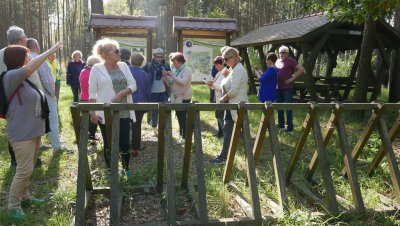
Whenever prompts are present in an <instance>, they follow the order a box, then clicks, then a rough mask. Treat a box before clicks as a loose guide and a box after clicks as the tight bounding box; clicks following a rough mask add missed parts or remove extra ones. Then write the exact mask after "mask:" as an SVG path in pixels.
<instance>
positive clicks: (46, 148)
mask: <svg viewBox="0 0 400 226" xmlns="http://www.w3.org/2000/svg"><path fill="white" fill-rule="evenodd" d="M50 148H51V145H49V144H42V146H40V148H39V150H41V151H44V150H48V149H50Z"/></svg>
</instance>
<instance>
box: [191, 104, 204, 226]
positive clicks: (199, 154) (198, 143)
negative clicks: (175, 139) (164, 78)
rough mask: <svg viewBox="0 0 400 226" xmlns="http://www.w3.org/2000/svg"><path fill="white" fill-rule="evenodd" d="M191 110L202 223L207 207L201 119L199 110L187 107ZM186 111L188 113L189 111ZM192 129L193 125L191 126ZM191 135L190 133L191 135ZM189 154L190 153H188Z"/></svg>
mask: <svg viewBox="0 0 400 226" xmlns="http://www.w3.org/2000/svg"><path fill="white" fill-rule="evenodd" d="M189 111H193V113H194V114H193V118H194V147H195V154H196V174H197V195H198V196H197V197H198V201H199V219H200V222H201V223H202V224H207V223H208V209H207V195H206V181H205V176H204V154H203V146H202V140H201V121H200V112H199V111H196V112H194V106H193V105H192V106H191V108H189ZM189 111H188V113H189ZM188 115H189V114H188ZM192 129H193V126H192ZM191 136H192V135H190V137H191ZM189 154H190V153H189Z"/></svg>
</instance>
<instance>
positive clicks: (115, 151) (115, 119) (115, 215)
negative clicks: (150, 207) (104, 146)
mask: <svg viewBox="0 0 400 226" xmlns="http://www.w3.org/2000/svg"><path fill="white" fill-rule="evenodd" d="M108 107H110V106H108ZM110 110H111V108H110ZM119 116H120V112H119V111H113V112H112V132H111V135H112V139H111V143H109V148H110V149H109V152H110V153H111V183H110V189H111V192H110V225H118V224H119V217H120V212H119V210H120V209H119V201H118V200H119V195H120V194H119V193H120V189H119V172H118V160H119V128H120V124H119V121H120V117H119ZM110 126H111V125H110Z"/></svg>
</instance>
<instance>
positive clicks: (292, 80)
mask: <svg viewBox="0 0 400 226" xmlns="http://www.w3.org/2000/svg"><path fill="white" fill-rule="evenodd" d="M293 82H294V79H293V77H291V78H289V79H286V80H285V81H284V83H285V85H289V84H291V83H293Z"/></svg>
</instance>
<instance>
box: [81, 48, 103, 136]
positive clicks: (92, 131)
mask: <svg viewBox="0 0 400 226" xmlns="http://www.w3.org/2000/svg"><path fill="white" fill-rule="evenodd" d="M100 62H101V59H100V58H99V57H97V56H94V55H93V56H90V57H88V59H87V62H86V66H85V68H84V69H83V70H82V71H81V74H80V75H79V82H80V84H81V102H88V101H89V75H90V70H91V69H92V66H93V65H95V64H97V63H100ZM96 130H97V125H96V124H93V123H92V122H90V120H89V140H93V141H94V140H96Z"/></svg>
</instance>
